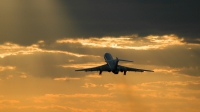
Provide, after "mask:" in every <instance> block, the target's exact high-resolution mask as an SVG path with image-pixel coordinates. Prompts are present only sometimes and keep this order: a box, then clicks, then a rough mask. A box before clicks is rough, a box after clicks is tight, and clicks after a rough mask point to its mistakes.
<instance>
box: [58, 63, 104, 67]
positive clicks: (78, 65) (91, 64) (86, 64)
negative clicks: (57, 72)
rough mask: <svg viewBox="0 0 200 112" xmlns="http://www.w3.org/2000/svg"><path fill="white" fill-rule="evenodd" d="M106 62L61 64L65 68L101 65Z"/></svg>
mask: <svg viewBox="0 0 200 112" xmlns="http://www.w3.org/2000/svg"><path fill="white" fill-rule="evenodd" d="M103 64H105V62H104V63H103V62H101V63H84V64H66V65H61V66H62V67H63V68H90V67H94V66H100V65H103Z"/></svg>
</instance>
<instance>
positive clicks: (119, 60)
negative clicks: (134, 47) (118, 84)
mask: <svg viewBox="0 0 200 112" xmlns="http://www.w3.org/2000/svg"><path fill="white" fill-rule="evenodd" d="M116 59H117V60H118V61H125V62H133V61H130V60H124V59H118V58H117V57H116Z"/></svg>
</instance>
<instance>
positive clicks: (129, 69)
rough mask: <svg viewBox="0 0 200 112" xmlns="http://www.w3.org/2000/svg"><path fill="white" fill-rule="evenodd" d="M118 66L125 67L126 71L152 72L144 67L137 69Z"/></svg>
mask: <svg viewBox="0 0 200 112" xmlns="http://www.w3.org/2000/svg"><path fill="white" fill-rule="evenodd" d="M118 67H120V68H123V69H125V70H126V71H134V72H154V71H152V70H145V69H139V68H130V67H125V66H121V65H118Z"/></svg>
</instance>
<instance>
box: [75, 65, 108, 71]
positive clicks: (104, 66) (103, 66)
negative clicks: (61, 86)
mask: <svg viewBox="0 0 200 112" xmlns="http://www.w3.org/2000/svg"><path fill="white" fill-rule="evenodd" d="M75 71H86V72H88V71H100V72H102V71H110V67H109V66H108V64H105V65H101V66H97V67H93V68H85V69H79V70H75Z"/></svg>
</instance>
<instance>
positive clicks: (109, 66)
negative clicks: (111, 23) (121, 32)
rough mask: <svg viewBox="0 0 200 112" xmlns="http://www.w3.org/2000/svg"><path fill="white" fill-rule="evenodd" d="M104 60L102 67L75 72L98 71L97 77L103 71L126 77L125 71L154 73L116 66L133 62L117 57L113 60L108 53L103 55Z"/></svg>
mask: <svg viewBox="0 0 200 112" xmlns="http://www.w3.org/2000/svg"><path fill="white" fill-rule="evenodd" d="M104 59H105V62H106V64H104V65H101V66H97V67H93V68H85V69H79V70H75V71H85V72H88V71H99V75H101V74H102V72H103V71H107V72H111V71H112V72H113V73H114V74H118V73H119V72H124V75H126V72H127V71H135V72H144V71H146V72H154V71H152V70H144V69H138V68H129V67H125V66H121V65H118V62H119V61H124V62H133V61H129V60H124V59H118V58H117V57H116V59H113V57H112V55H111V54H110V53H105V54H104Z"/></svg>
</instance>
